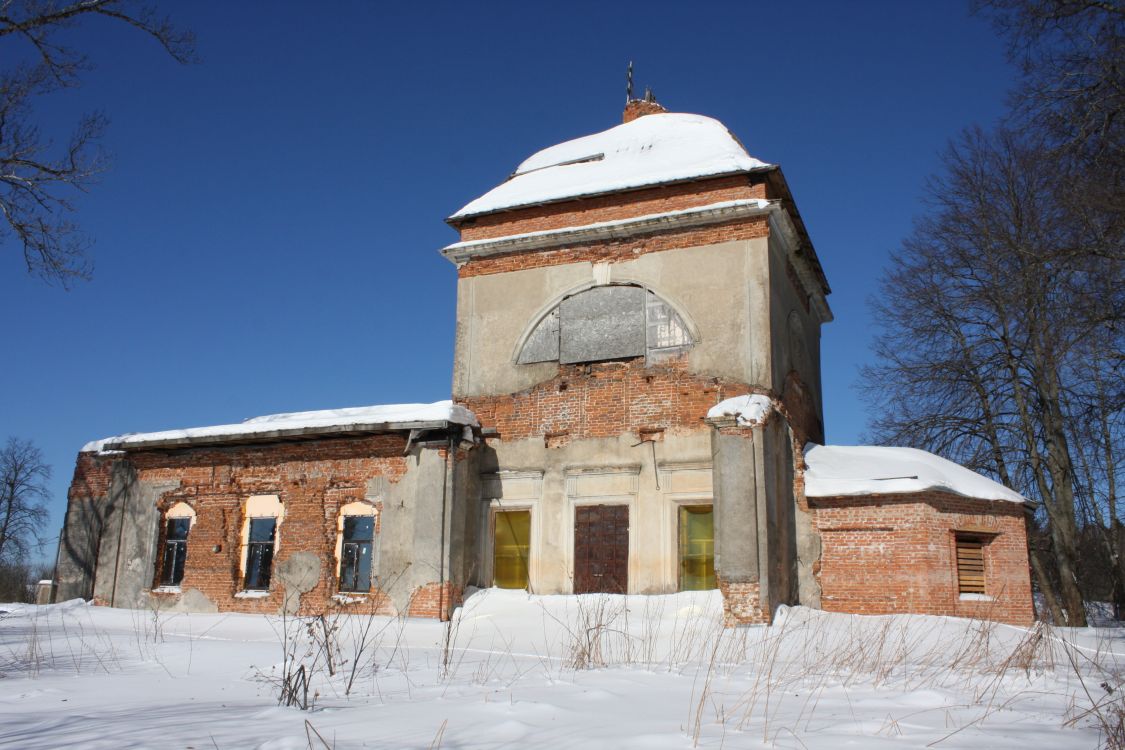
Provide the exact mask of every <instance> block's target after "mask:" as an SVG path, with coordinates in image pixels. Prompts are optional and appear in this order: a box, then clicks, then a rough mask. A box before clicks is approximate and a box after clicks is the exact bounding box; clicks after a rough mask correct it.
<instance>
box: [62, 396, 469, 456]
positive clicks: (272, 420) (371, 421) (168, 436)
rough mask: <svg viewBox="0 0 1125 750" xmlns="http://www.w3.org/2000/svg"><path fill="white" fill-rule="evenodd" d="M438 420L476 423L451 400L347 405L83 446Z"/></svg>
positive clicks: (339, 429) (111, 447) (138, 434)
mask: <svg viewBox="0 0 1125 750" xmlns="http://www.w3.org/2000/svg"><path fill="white" fill-rule="evenodd" d="M440 423H450V424H459V425H466V426H476V425H478V424H479V423H478V422H477V418H476V415H474V414H473V413H472V412H471V411H469V410H468V409H467V408H465V407H464V406H460V405H458V404H454V403H453V402H452V401H436V402H434V403H432V404H384V405H380V406H355V407H349V408H345V409H323V410H320V411H297V412H290V413H287V414H268V415H266V416H263V417H253V418H251V419H247V420H245V421H243V422H239V423H238V424H221V425H212V426H210V427H189V428H186V429H182V430H163V431H161V432H132V433H127V434H125V435H115V436H113V437H108V438H103V439H101V440H94V441H91V442H89V443H86V445H84V446H82V451H83V452H84V453H85V452H90V451H105V450H119V449H122V448H129V447H133V448H140V447H145V446H157V445H170V444H178V443H187V442H209V443H218V442H225V441H227V440H229V439H231V438H251V439H258V440H261V439H264V438H270V437H285V436H293V435H314V434H318V433H332V432H354V431H360V430H370V429H376V428H383V429H409V428H411V427H419V426H425V425H436V424H440Z"/></svg>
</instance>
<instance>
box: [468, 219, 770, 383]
mask: <svg viewBox="0 0 1125 750" xmlns="http://www.w3.org/2000/svg"><path fill="white" fill-rule="evenodd" d="M768 265H769V258H768V241H767V239H766V238H759V239H753V240H740V241H735V242H724V243H721V244H717V245H705V246H701V247H690V248H683V249H678V250H666V251H662V252H655V253H648V254H645V255H640V256H637V257H636V258H634V259H632V260H628V261H621V262H615V263H610V264H594V263H589V262H580V263H568V264H564V265H557V266H548V267H545V268H532V269H526V270H521V271H512V272H508V273H502V274H491V275H487V276H473V277H469V278H463V279H459V280H458V284H457V342H456V352H455V359H454V376H453V378H454V382H453V393H454V395H455V397H469V396H487V395H499V394H507V393H515V392H517V391H521V390H523V389H525V388H529V387H531V386H533V385H535V384H536V383H540V382H542V381H544V380H547V379H549V378H551V377H552V376H553V375H554V374H555V372H556V367H557V366H556V365H555V364H554V363H543V364H536V365H517V364H515V362H514V359H515V356H516V354H517V349H518V346H519V344H520V341H521V339H522V338H523V336H524V335H525V334H526V333H527V332H528V331H529V330H530V329H531V327H532V326H533V325H534V324H535V323H536V322H537V321H538V320H539V318H541V317H542V315H543V314H545V313H546V312H548V311H549V310H550V309H551V308H553V307H554V306H555V305H556V304H558V302H559V301H560V300H561V299H562V298H563V297H564V296H566V295H567V294H572V293H574V292H576V291H579V290H581V289H583V288H585V287H588V286H593V285H597V284H605V283H638V284H641V285H643V286H646V287H648V288H650V289H652V290H653V291H654V292H656V293H657V294H658V295H660V296H661V297H663V298H664V299H666V300H667V301H668V302H670V303H671V304H672V305H673V306H674V307H676V308H677V309H678V310H679V311H680V312H681V313H682V314H684V316H685V317H686V318H687V320H688V324H689V325H690V326H692V327H693V328H694V330H695V332H696V333H697V334H698V335H699V338H700V340H699V343H698V345H697V346H696V347H695V348H694V349H693V350H692V351H691V353H690V354H689V363H690V365H691V369H692V370H693V371H694V372H696V373H699V374H702V375H707V376H718V377H723V378H729V379H732V380H739V381H743V382H747V383H753V384H757V385H762V386H766V387H770V386H771V385H772V368H771V351H770V343H769V342H770V309H769V295H768V291H769V283H770V274H769V267H768Z"/></svg>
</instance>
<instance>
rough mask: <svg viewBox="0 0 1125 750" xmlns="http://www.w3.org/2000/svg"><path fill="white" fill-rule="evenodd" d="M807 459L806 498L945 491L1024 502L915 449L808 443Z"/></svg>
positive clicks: (986, 480)
mask: <svg viewBox="0 0 1125 750" xmlns="http://www.w3.org/2000/svg"><path fill="white" fill-rule="evenodd" d="M805 463H806V465H807V467H808V468H807V469H806V470H805V495H807V496H808V497H842V496H851V495H874V494H880V495H882V494H890V493H900V492H922V491H925V490H946V491H947V492H953V493H956V494H958V495H964V496H965V497H973V498H979V499H981V500H1008V501H1011V502H1013V503H1024V502H1027V499H1026V498H1024V497H1023V496H1022V495H1020V494H1019V493H1017V492H1015V491H1013V490H1010V489H1008V488H1007V487H1005V486H1004V485H1002V484H1000V483H999V482H994V481H992V480H991V479H989V478H988V477H985V476H981V475H980V474H977V473H976V472H975V471H970V470H969V469H966V468H965V467H964V466H961V465H959V464H955V463H953V462H952V461H949V460H946V459H944V458H942V457H941V456H935V455H934V454H933V453H929V452H927V451H923V450H918V449H917V448H887V447H882V446H874V445H816V444H815V443H809V444H808V445H806V446H805Z"/></svg>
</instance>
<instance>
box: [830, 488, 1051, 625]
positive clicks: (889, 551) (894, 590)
mask: <svg viewBox="0 0 1125 750" xmlns="http://www.w3.org/2000/svg"><path fill="white" fill-rule="evenodd" d="M808 503H809V506H810V507H811V508H812V509H813V517H814V524H815V526H816V528H817V530H818V531H819V532H820V537H821V543H822V552H821V558H820V573H819V578H820V585H821V606H822V607H823V608H824V609H826V610H829V611H833V612H853V613H858V614H891V613H907V612H911V613H919V614H932V615H953V616H956V617H976V618H987V619H992V620H999V621H1002V622H1010V623H1015V624H1021V625H1026V624H1028V623H1030V622H1031V621H1032V620H1033V618H1034V613H1033V610H1032V602H1031V577H1030V572H1029V568H1028V559H1027V536H1026V531H1025V527H1024V511H1023V507H1022V506H1020V505H1019V504H1016V503H1011V502H1007V501H1000V500H997V501H986V500H973V499H969V498H964V497H961V496H958V495H952V494H949V493H945V492H937V491H934V492H920V493H914V494H909V495H869V496H862V497H840V498H809V499H808ZM955 531H965V532H977V533H980V532H987V534H988V535H987V536H986V537H985V538H986V539H989V540H990V541H989V542H988V544H987V545H986V547H985V591H986V594H987V595H988V596H989V597H991V601H973V600H968V599H962V598H961V597H960V595H959V593H958V589H957V567H956V553H955V548H954V532H955Z"/></svg>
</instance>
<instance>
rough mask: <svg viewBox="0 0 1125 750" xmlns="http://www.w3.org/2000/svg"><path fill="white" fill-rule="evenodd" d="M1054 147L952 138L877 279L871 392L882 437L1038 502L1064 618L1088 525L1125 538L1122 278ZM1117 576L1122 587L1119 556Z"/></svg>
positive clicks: (1035, 558)
mask: <svg viewBox="0 0 1125 750" xmlns="http://www.w3.org/2000/svg"><path fill="white" fill-rule="evenodd" d="M1047 154H1048V152H1047V150H1045V149H1044V147H1043V145H1042V143H1041V142H1040V141H1036V140H1032V139H1029V138H1028V137H1027V136H1026V135H1020V134H1017V133H1014V132H1011V131H1000V132H998V133H996V134H994V135H989V134H986V133H984V132H983V131H980V130H971V131H968V132H966V133H965V134H964V135H963V136H962V138H961V139H960V140H959V141H958V142H957V143H955V144H953V145H951V146H950V148H949V149H948V150H947V152H946V154H945V157H944V163H945V167H946V172H945V174H944V175H942V176H941V177H938V178H934V179H933V180H932V181H931V183H930V185H929V191H928V192H929V199H928V200H929V211H928V213H927V214H926V215H925V216H924V217H923V218H921V219H920V220H918V222H917V224H916V227H915V230H914V232H913V234H912V235H911V236H910V237H909V238H908V239H907V240H905V241H904V243H903V246H902V248H901V250H900V252H899V253H897V254H896V255H895V256H894V258H893V259H892V264H891V267H890V269H889V270H888V272H887V273H886V275H885V276H884V278H883V281H882V289H881V295H880V297H879V299H878V300H877V302H876V303H875V306H874V307H875V311H876V314H877V316H878V318H879V320H880V322H881V324H882V327H883V332H882V333H881V335H880V336H879V338H878V339H877V342H876V352H877V354H878V355H879V358H880V361H881V364H879V365H878V366H875V367H871V368H868V369H867V370H866V371H865V373H864V388H865V392H866V393H867V395H868V396H869V397H870V398H871V400H872V401H874V402H875V403H876V404H877V407H878V410H879V413H880V416H879V417H878V418H877V419H876V420H875V422H874V423H873V425H872V426H873V430H874V437H875V438H876V439H877V440H880V441H884V442H894V443H906V444H910V445H917V446H920V447H925V448H928V449H930V450H934V451H936V452H938V453H940V454H943V455H945V456H947V457H950V458H952V459H955V460H958V461H961V462H962V463H965V464H966V465H968V466H971V467H972V468H974V469H977V470H981V471H984V472H986V473H988V474H991V475H992V476H995V477H996V478H997V479H998V480H999V481H1001V482H1002V483H1004V484H1005V485H1007V486H1009V487H1012V488H1014V489H1016V490H1017V491H1019V492H1021V493H1022V494H1024V495H1025V496H1026V497H1028V498H1031V499H1032V500H1033V501H1035V503H1036V505H1037V507H1038V511H1037V525H1038V526H1039V528H1040V529H1041V530H1042V532H1043V534H1041V535H1034V536H1038V537H1039V538H1041V539H1042V540H1043V545H1042V546H1041V547H1036V546H1034V545H1033V547H1032V566H1033V571H1034V573H1035V577H1036V581H1037V583H1038V585H1039V588H1040V590H1041V591H1043V593H1044V595H1045V597H1046V599H1047V604H1048V606H1049V607H1050V609H1051V610H1052V612H1053V614H1054V615H1055V617H1056V618H1058V620H1059V621H1062V619H1063V617H1064V614H1065V620H1066V621H1067V622H1069V623H1070V624H1082V623H1084V622H1085V614H1084V608H1083V597H1082V588H1081V585H1080V581H1079V579H1078V572H1079V554H1078V549H1079V536H1080V534H1079V531H1080V528H1081V527H1083V525H1084V524H1089V523H1097V524H1098V525H1099V526H1100V528H1102V529H1104V530H1105V534H1106V536H1105V538H1106V545H1107V552H1109V551H1110V550H1109V549H1108V548H1109V547H1112V548H1113V551H1114V554H1116V549H1117V547H1118V544H1119V543H1125V538H1122V537H1121V536H1120V534H1119V529H1120V525H1121V524H1120V520H1119V517H1120V513H1121V509H1120V508H1119V501H1118V499H1117V497H1116V493H1117V481H1116V477H1117V475H1118V473H1119V468H1120V463H1121V460H1122V457H1121V449H1120V446H1121V445H1122V438H1123V437H1125V435H1123V429H1122V427H1123V425H1122V407H1123V403H1125V398H1123V394H1125V383H1123V374H1122V372H1123V370H1122V367H1121V365H1122V362H1123V361H1125V360H1123V357H1122V352H1123V349H1125V347H1123V346H1122V342H1123V338H1125V329H1123V328H1122V327H1121V326H1120V314H1119V311H1120V310H1121V309H1122V304H1123V299H1122V294H1121V290H1122V289H1123V288H1125V287H1123V285H1122V267H1123V265H1122V262H1121V260H1120V259H1118V258H1114V257H1112V256H1107V255H1104V254H1099V253H1087V252H1084V251H1082V248H1083V246H1084V243H1085V242H1086V239H1087V234H1086V225H1085V222H1084V219H1083V217H1081V216H1075V214H1074V212H1073V211H1072V210H1071V207H1070V204H1067V203H1065V202H1060V201H1059V200H1057V196H1058V195H1059V191H1060V190H1063V189H1065V188H1066V177H1065V173H1063V172H1060V170H1058V169H1057V164H1056V163H1055V162H1054V161H1053V160H1052V159H1050V158H1049V156H1048V155H1047ZM1117 241H1118V242H1120V241H1121V237H1120V235H1119V236H1118V237H1117ZM1115 560H1116V558H1115ZM1117 574H1118V576H1119V578H1120V580H1121V581H1122V583H1123V584H1125V567H1123V566H1121V565H1120V561H1118V571H1117Z"/></svg>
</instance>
